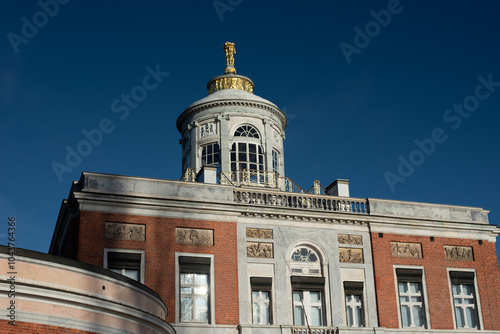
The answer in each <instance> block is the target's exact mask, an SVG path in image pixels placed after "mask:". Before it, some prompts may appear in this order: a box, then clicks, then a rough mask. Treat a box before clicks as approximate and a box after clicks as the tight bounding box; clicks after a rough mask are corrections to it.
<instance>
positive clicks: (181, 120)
mask: <svg viewBox="0 0 500 334" xmlns="http://www.w3.org/2000/svg"><path fill="white" fill-rule="evenodd" d="M225 106H239V107H251V108H257V109H262V110H266V111H269V112H271V113H272V114H274V115H275V116H277V117H278V118H279V119H280V121H281V124H283V129H284V128H286V125H287V119H286V116H285V114H284V113H283V112H282V111H281V110H280V109H278V108H276V107H274V106H271V105H268V104H264V103H261V102H257V101H252V102H249V101H237V100H219V101H214V102H207V103H203V104H201V105H198V106H195V107H192V108H188V109H186V110H184V112H183V113H182V114H181V115H180V116H179V118H178V119H177V129H178V130H179V132H182V125H183V124H184V122H185V121H186V120H187V119H188V118H189V117H191V116H192V115H194V114H196V113H198V112H200V111H203V110H205V109H212V108H217V107H225Z"/></svg>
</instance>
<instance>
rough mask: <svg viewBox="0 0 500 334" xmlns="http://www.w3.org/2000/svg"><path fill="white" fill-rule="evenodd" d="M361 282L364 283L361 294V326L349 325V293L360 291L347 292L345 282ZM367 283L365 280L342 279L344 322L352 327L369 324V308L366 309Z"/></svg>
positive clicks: (362, 326)
mask: <svg viewBox="0 0 500 334" xmlns="http://www.w3.org/2000/svg"><path fill="white" fill-rule="evenodd" d="M351 282H352V283H361V284H363V289H362V290H361V291H360V293H359V294H361V318H362V319H361V323H362V325H361V326H348V324H347V306H348V305H347V300H346V297H347V295H348V294H349V295H359V294H358V293H356V294H355V293H347V292H346V289H345V283H351ZM365 290H366V284H365V282H364V280H343V281H342V294H343V304H344V324H345V326H347V327H350V328H364V327H366V326H367V324H366V323H367V309H366V291H365Z"/></svg>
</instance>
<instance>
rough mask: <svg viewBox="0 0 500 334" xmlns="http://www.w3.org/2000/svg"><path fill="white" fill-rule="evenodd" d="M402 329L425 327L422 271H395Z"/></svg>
mask: <svg viewBox="0 0 500 334" xmlns="http://www.w3.org/2000/svg"><path fill="white" fill-rule="evenodd" d="M396 274H397V280H398V294H399V308H400V312H401V325H402V327H424V328H425V327H426V321H425V307H424V306H425V305H424V294H423V290H422V270H419V269H396Z"/></svg>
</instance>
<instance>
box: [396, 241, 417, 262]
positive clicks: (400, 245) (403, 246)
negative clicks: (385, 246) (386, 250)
mask: <svg viewBox="0 0 500 334" xmlns="http://www.w3.org/2000/svg"><path fill="white" fill-rule="evenodd" d="M391 252H392V256H399V257H415V258H420V259H421V258H422V245H421V244H415V243H409V242H391Z"/></svg>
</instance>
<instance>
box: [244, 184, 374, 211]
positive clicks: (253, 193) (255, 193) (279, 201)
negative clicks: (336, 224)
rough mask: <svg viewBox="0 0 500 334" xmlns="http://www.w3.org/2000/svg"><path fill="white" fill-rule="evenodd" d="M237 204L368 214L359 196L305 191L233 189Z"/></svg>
mask: <svg viewBox="0 0 500 334" xmlns="http://www.w3.org/2000/svg"><path fill="white" fill-rule="evenodd" d="M234 202H235V203H237V204H249V205H263V206H270V207H283V208H296V209H309V210H321V211H332V212H346V213H358V214H368V213H369V210H368V201H367V200H366V199H361V198H350V197H336V196H328V195H312V194H306V193H289V192H280V191H275V192H270V191H261V190H259V189H255V190H254V189H242V188H237V189H235V190H234Z"/></svg>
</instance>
